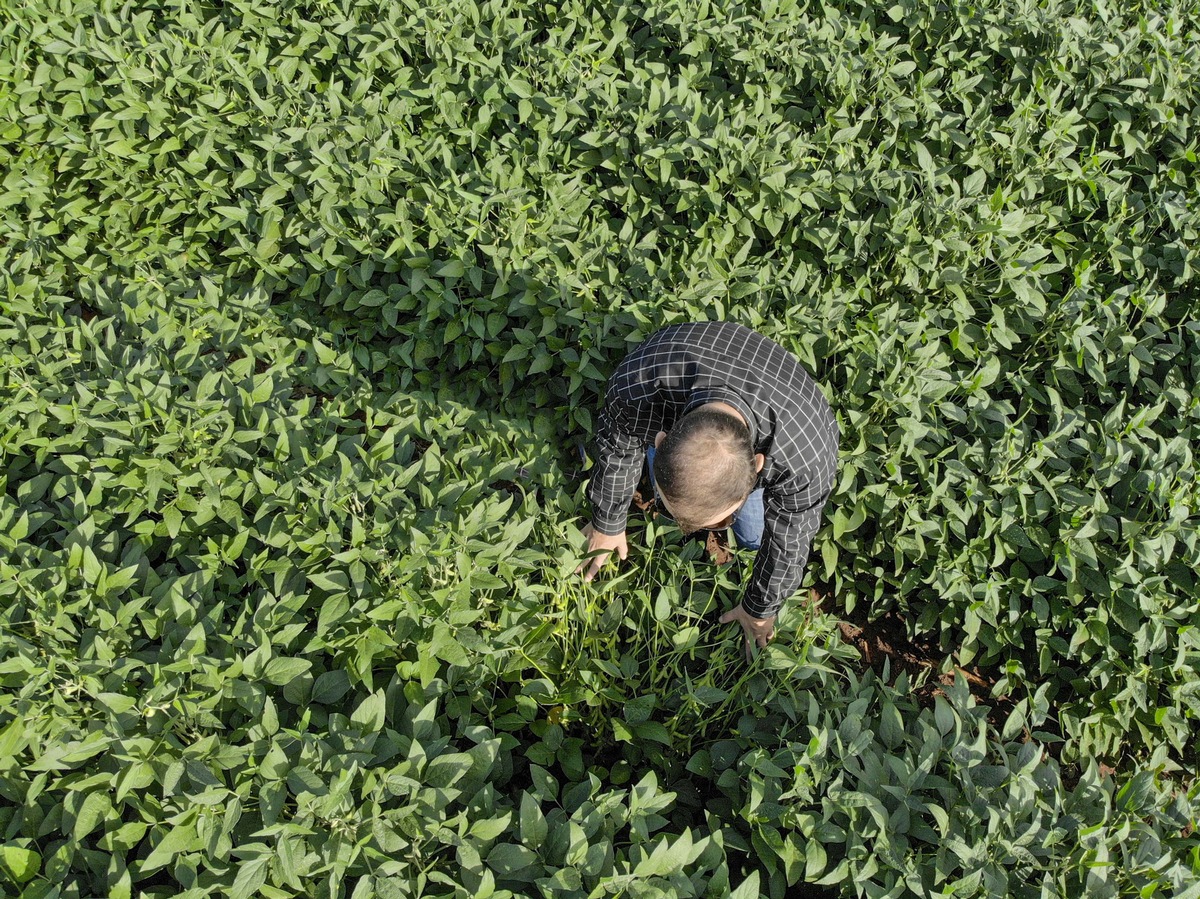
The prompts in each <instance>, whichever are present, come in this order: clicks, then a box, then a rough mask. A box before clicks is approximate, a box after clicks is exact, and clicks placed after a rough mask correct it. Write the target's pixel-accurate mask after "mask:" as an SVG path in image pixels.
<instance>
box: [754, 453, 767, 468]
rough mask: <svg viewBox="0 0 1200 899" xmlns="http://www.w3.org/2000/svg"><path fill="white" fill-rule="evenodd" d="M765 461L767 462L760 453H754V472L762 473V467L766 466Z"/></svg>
mask: <svg viewBox="0 0 1200 899" xmlns="http://www.w3.org/2000/svg"><path fill="white" fill-rule="evenodd" d="M766 461H767V457H766V456H764V455H763V454H762V453H755V454H754V470H755V471H762V470H763V465H765V464H766Z"/></svg>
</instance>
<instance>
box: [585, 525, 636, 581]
mask: <svg viewBox="0 0 1200 899" xmlns="http://www.w3.org/2000/svg"><path fill="white" fill-rule="evenodd" d="M583 536H585V537H587V542H588V545H587V553H588V555H591V554H592V553H597V555H596V556H594V557H593V558H590V559H588V560H587V561H585V562H584V563H583V564H582V565H580V566H579V567H578V568H576V569H575V573H576V574H579V572H581V571H582V572H583V579H584V580H585V581H590V580H591V579H592V578H594V577H595V576H596V575H597V574H599V573H600V569H601V568H603V567H604V563H605V562H607V561H608V557H609V556H610V555H611V554H612V552H613V550H616V553H617V556H618V558H620V559H621V560H622V561H624V560H625V558H626V557H627V556H628V555H629V544H628V543H626V542H625V532H624V531H621V533H619V534H613V535H611V536H609V535H608V534H601V533H600V532H599V531H597V530H595V529H594V528H593V527H592V526H591V525H590V524H586V525H584V527H583Z"/></svg>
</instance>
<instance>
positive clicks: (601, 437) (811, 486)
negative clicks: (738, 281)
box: [588, 322, 839, 618]
mask: <svg viewBox="0 0 1200 899" xmlns="http://www.w3.org/2000/svg"><path fill="white" fill-rule="evenodd" d="M718 401H719V402H723V403H728V404H729V405H731V406H733V407H734V408H735V409H737V410H738V411H739V412H740V413H741V414H742V417H743V418H744V419H745V420H746V422H747V424H748V425H749V426H750V439H751V443H752V445H753V446H754V451H755V452H756V453H762V454H763V455H764V456H765V457H766V463H765V464H764V466H763V470H762V472H761V473H760V474H759V477H758V486H759V487H762V488H764V491H763V500H764V509H765V516H766V526H765V528H764V531H763V541H762V546H761V547H760V549H759V552H758V555H757V556H756V557H755V560H754V574H753V576H752V577H751V579H750V583H749V585H748V587H747V589H746V594H745V597H744V598H743V599H742V607H743V608H744V609H745V610H746V611H747V612H749V613H750V614H751V615H752V616H754V617H756V618H767V617H770V616H772V615H775V614H777V613H778V612H779V609H780V607H781V606H782V605H783V601H784V600H785V599H787V597H789V596H791V595H792V593H794V592H795V591H796V589H797V588H798V587H799V586H800V580H801V578H802V576H803V574H804V565H805V563H806V562H807V561H808V553H809V549H810V548H811V546H812V539H813V536H814V535H815V534H816V532H817V528H818V527H819V525H820V522H821V510H822V509H823V508H824V506H825V501H826V500H827V499H828V498H829V493H830V490H831V489H832V487H833V478H834V474H835V473H836V470H837V446H838V437H839V434H838V427H837V424H836V422H835V421H834V418H833V413H832V412H831V411H830V409H829V404H828V403H827V402H826V401H825V397H824V396H823V395H822V394H821V391H820V388H818V387H817V384H816V382H815V381H813V379H812V378H811V377H810V376H809V374H808V373H807V372H806V371H805V370H804V369H803V368H802V367H801V365H800V363H799V362H798V361H797V360H796V358H795V357H794V356H792V355H791V354H790V353H789V352H788V351H787V350H785V349H784V348H783V347H781V346H779V344H777V343H774V342H773V341H771V340H768V339H767V338H765V337H763V336H762V335H760V334H757V333H755V332H754V331H752V330H750V329H749V328H747V327H744V326H743V325H739V324H737V323H735V322H698V323H693V324H684V325H672V326H670V327H668V328H664V329H663V330H661V331H658V332H656V333H655V334H652V335H651V336H650V337H649V338H647V339H646V340H645V341H644V342H643V343H641V344H640V345H639V346H638V347H637V348H636V349H635V350H634V351H633V352H632V353H630V354H629V356H627V357H626V358H625V359H624V361H622V362H621V364H620V365H619V366H617V370H616V371H615V372H614V373H613V376H612V378H611V379H609V382H608V392H607V396H606V398H605V404H604V409H603V411H602V412H601V413H600V422H599V428H598V429H597V433H596V449H597V453H596V458H597V462H596V468H595V470H594V472H593V474H592V478H591V483H590V484H589V485H588V498H589V499H590V500H591V503H592V526H593V527H594V528H595V529H596V530H597V531H599V532H600V533H602V534H609V535H612V534H619V533H621V532H622V531H623V530H625V522H626V518H627V516H628V514H629V503H630V500H631V499H632V498H633V493H634V490H636V489H637V484H638V481H639V479H640V477H641V471H642V462H643V460H644V458H645V450H646V447H647V446H648V445H649V444H650V443H651V442H652V441H653V440H654V436H655V434H657V433H658V432H659V431H668V430H670V429H671V426H672V425H673V424H675V422H676V421H677V420H678V419H679V418H680V417H681V416H682V415H683V414H684V413H685V412H689V411H691V410H692V409H694V408H696V407H697V406H701V405H703V404H704V403H711V402H718Z"/></svg>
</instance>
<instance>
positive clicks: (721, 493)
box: [654, 406, 763, 533]
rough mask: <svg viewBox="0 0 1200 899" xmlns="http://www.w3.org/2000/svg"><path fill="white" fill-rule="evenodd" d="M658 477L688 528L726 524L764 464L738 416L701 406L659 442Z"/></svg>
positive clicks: (672, 512)
mask: <svg viewBox="0 0 1200 899" xmlns="http://www.w3.org/2000/svg"><path fill="white" fill-rule="evenodd" d="M655 447H656V448H655V453H654V480H655V484H656V485H657V487H658V492H659V493H660V494H661V495H662V499H663V502H664V503H665V504H666V506H667V512H668V514H670V515H671V517H672V518H674V519H675V521H676V522H677V523H678V524H679V527H680V528H681V529H682V530H683V531H684V533H689V532H691V531H696V530H699V529H700V528H706V527H712V528H718V527H725V526H727V525H728V524H729V519H730V518H731V517H732V515H733V513H734V512H735V511H737V510H738V509H739V508H741V505H742V503H744V502H745V501H746V497H747V496H749V495H750V491H751V490H753V489H754V484H755V481H757V480H758V473H759V471H760V470H762V467H763V457H762V455H761V454H760V455H755V453H754V447H753V446H751V444H750V430H749V428H747V427H746V425H745V423H744V422H743V421H742V420H741V419H740V417H738V416H737V415H734V414H732V413H731V412H725V411H721V410H720V409H716V408H713V407H711V406H701V407H700V408H698V409H693V410H692V411H691V412H689V413H688V414H687V415H685V416H683V418H681V419H680V420H679V421H678V422H677V423H676V424H675V426H674V427H673V428H671V430H670V432H668V433H665V434H664V433H663V432H661V431H660V432H659V435H658V438H657V439H656V441H655Z"/></svg>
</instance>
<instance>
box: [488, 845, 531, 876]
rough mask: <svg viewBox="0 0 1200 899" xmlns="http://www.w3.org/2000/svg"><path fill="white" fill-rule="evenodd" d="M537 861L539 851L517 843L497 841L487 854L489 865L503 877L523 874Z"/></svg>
mask: <svg viewBox="0 0 1200 899" xmlns="http://www.w3.org/2000/svg"><path fill="white" fill-rule="evenodd" d="M536 862H537V853H535V852H534V851H533V850H532V849H528V848H526V847H525V846H521V845H519V844H517V843H497V844H496V845H495V846H493V847H492V850H491V852H489V853H488V855H487V864H488V867H489V868H491V869H492V870H493V871H495V872H496V873H497V874H499V875H500V876H501V877H512V876H514V875H516V874H521V873H523V872H524V870H525V869H526V868H529V867H530V866H532V865H533V864H535V863H536Z"/></svg>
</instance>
